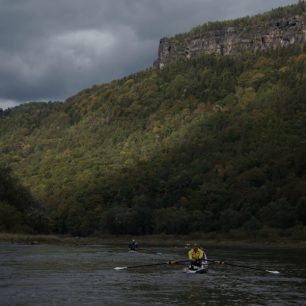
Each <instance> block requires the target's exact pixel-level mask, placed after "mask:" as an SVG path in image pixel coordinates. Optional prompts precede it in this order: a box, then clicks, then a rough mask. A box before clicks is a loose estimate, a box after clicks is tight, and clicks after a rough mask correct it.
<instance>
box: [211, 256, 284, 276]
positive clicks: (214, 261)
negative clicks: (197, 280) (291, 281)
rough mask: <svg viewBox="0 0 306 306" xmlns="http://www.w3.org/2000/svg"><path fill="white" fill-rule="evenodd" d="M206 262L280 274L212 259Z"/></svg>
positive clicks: (274, 272) (275, 272)
mask: <svg viewBox="0 0 306 306" xmlns="http://www.w3.org/2000/svg"><path fill="white" fill-rule="evenodd" d="M206 261H209V262H213V263H216V264H221V265H228V266H232V267H239V268H246V269H252V270H257V271H262V272H268V273H272V274H280V272H279V271H272V270H266V269H260V268H254V267H250V266H244V265H237V264H233V263H229V262H226V261H222V260H212V259H210V260H208V259H206Z"/></svg>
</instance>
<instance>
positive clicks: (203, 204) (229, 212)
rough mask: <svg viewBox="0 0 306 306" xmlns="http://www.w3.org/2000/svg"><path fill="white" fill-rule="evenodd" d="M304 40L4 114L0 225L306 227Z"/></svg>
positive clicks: (196, 62)
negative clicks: (266, 50) (294, 44)
mask: <svg viewBox="0 0 306 306" xmlns="http://www.w3.org/2000/svg"><path fill="white" fill-rule="evenodd" d="M257 18H258V17H257ZM305 47H306V46H304V45H296V46H294V47H292V48H287V49H278V50H272V51H269V52H266V53H247V52H246V53H243V54H240V55H236V56H231V57H230V56H224V57H223V56H215V55H204V56H202V57H199V58H196V59H192V60H180V61H177V62H173V63H172V64H170V65H169V66H167V67H166V68H165V69H163V70H162V71H159V70H157V69H153V68H152V69H151V68H150V69H148V70H147V71H142V72H139V73H137V74H134V75H130V76H128V77H125V78H123V79H120V80H115V81H113V82H111V83H108V84H102V85H94V86H93V87H92V88H88V89H86V90H83V91H81V92H80V93H78V94H76V95H75V96H72V97H70V98H69V99H67V101H65V102H63V103H61V102H49V103H28V104H24V105H20V106H18V107H15V108H13V109H11V110H10V111H9V112H5V113H4V114H2V115H1V116H0V151H1V152H0V166H1V167H2V168H1V169H2V170H1V171H0V179H1V180H0V188H1V190H0V195H1V198H0V221H1V222H0V230H4V231H26V230H27V229H28V228H30V227H31V228H32V229H31V230H32V231H36V232H41V231H45V232H46V231H52V232H55V233H61V234H72V235H80V236H86V235H91V234H101V233H112V234H126V233H128V234H152V233H166V234H188V233H194V232H229V231H231V230H234V231H243V232H247V233H249V234H250V235H255V234H256V233H257V232H259V231H262V230H263V229H265V230H267V231H269V230H272V229H278V230H280V231H286V230H288V229H293V230H297V229H302V230H303V229H304V228H305V225H306V158H305V156H306V98H305V97H306V48H305ZM304 73H305V74H304ZM7 166H9V167H10V168H11V169H12V171H9V170H7ZM11 172H12V173H11ZM17 177H18V180H17ZM7 183H8V184H9V186H10V187H9V190H11V192H8V193H7V190H8V189H7V187H6V186H7V185H5V184H7ZM3 186H4V187H3ZM3 188H4V189H3ZM15 188H16V190H15ZM26 188H27V189H26ZM27 190H29V191H27ZM30 192H31V193H30ZM14 194H16V196H18V195H23V197H19V198H18V199H11V198H9V195H14ZM31 194H32V195H31ZM41 203H42V204H41ZM34 208H35V209H34ZM33 211H34V212H33ZM31 212H33V213H31ZM42 225H44V226H42Z"/></svg>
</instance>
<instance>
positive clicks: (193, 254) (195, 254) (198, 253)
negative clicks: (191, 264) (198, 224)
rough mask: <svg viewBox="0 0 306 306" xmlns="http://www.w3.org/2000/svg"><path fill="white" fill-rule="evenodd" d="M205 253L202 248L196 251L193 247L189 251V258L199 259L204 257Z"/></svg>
mask: <svg viewBox="0 0 306 306" xmlns="http://www.w3.org/2000/svg"><path fill="white" fill-rule="evenodd" d="M203 255H204V252H203V250H201V249H200V248H198V249H197V251H195V250H194V249H191V250H190V251H189V252H188V259H189V260H199V259H203Z"/></svg>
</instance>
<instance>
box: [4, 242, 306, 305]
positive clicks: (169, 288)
mask: <svg viewBox="0 0 306 306" xmlns="http://www.w3.org/2000/svg"><path fill="white" fill-rule="evenodd" d="M186 252H187V250H186V249H184V247H183V246H181V247H162V248H157V247H147V248H144V249H142V250H141V248H140V249H139V252H137V253H129V252H127V250H126V248H125V246H122V245H121V246H120V245H119V246H118V245H117V246H114V245H112V244H107V245H86V246H84V245H82V246H76V245H54V244H50V245H49V244H40V245H22V244H3V243H2V244H0V305H1V306H32V305H33V306H34V305H35V306H44V305H50V306H62V305H64V306H66V305H69V306H70V305H71V306H79V305H90V306H96V305H97V306H98V305H99V306H101V305H103V306H104V305H306V251H305V250H283V249H251V248H220V247H219V248H218V247H208V248H206V253H207V255H208V258H212V259H216V258H218V259H219V258H220V259H223V260H225V261H226V262H228V263H234V264H237V265H244V266H250V267H255V268H259V269H263V271H258V270H252V269H248V268H240V267H233V266H229V265H226V264H225V265H222V266H221V265H215V264H211V265H210V266H209V271H208V273H206V274H187V273H184V272H183V268H184V266H183V265H168V264H165V265H156V266H150V267H145V268H134V269H133V268H131V269H125V270H119V271H117V270H114V267H119V266H133V265H142V264H151V263H152V264H154V263H163V262H165V263H166V262H167V261H168V260H178V259H184V258H185V257H186ZM266 269H267V270H278V271H280V274H277V275H274V274H271V273H268V272H264V270H266Z"/></svg>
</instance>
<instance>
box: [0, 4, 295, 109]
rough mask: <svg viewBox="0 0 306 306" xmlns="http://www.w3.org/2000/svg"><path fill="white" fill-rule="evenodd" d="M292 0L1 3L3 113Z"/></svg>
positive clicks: (63, 94) (142, 64)
mask: <svg viewBox="0 0 306 306" xmlns="http://www.w3.org/2000/svg"><path fill="white" fill-rule="evenodd" d="M292 3H297V0H0V108H1V107H2V108H6V107H12V106H14V105H17V104H20V103H24V102H28V101H42V100H44V101H49V100H65V99H66V98H68V97H69V96H70V95H73V94H75V93H77V92H78V91H80V90H82V89H84V88H86V87H89V86H92V85H93V84H101V83H105V82H108V81H111V80H113V79H116V78H120V77H122V76H125V75H128V74H130V73H133V72H137V71H139V70H141V69H144V68H146V67H148V66H150V65H151V64H152V63H153V61H154V60H155V59H156V57H157V51H158V44H159V39H160V38H161V37H164V36H171V35H174V34H177V33H181V32H187V31H189V30H190V29H191V28H192V27H195V26H197V25H200V24H203V23H206V22H207V21H215V20H225V19H233V18H237V17H242V16H245V15H254V14H257V13H261V12H264V11H267V10H270V9H271V8H276V7H279V6H285V5H288V4H292Z"/></svg>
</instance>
